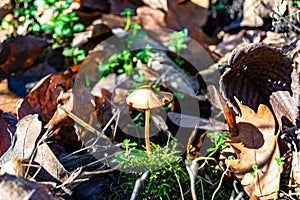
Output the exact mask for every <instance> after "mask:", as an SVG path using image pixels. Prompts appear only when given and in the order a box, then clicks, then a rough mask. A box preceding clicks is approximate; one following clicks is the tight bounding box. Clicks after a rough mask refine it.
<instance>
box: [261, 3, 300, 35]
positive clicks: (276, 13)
mask: <svg viewBox="0 0 300 200" xmlns="http://www.w3.org/2000/svg"><path fill="white" fill-rule="evenodd" d="M259 3H260V4H261V5H262V6H263V7H265V8H266V9H268V10H270V11H271V12H272V13H274V14H275V15H276V16H277V17H279V20H280V19H282V20H283V21H284V22H286V23H288V24H289V25H290V26H292V27H293V28H294V29H295V30H296V31H299V32H300V28H298V27H297V26H295V25H294V24H293V23H291V22H290V21H289V20H288V19H286V18H285V17H282V16H281V14H280V13H278V12H276V11H275V10H274V9H273V8H272V7H270V6H269V5H267V4H266V3H265V2H264V1H262V0H260V1H259Z"/></svg>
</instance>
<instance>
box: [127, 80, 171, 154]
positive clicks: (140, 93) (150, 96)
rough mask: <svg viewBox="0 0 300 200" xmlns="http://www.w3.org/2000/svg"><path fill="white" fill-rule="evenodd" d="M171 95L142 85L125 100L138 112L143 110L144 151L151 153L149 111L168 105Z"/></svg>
mask: <svg viewBox="0 0 300 200" xmlns="http://www.w3.org/2000/svg"><path fill="white" fill-rule="evenodd" d="M172 99H173V95H172V94H171V93H169V92H161V91H156V90H154V89H153V88H152V87H151V86H150V85H144V86H141V87H139V88H137V89H136V90H135V91H133V92H132V93H131V94H130V95H129V96H128V97H127V98H126V103H127V104H128V105H129V106H131V107H133V108H135V109H140V110H145V143H146V150H147V152H148V153H151V146H150V134H149V130H150V109H153V108H159V107H162V106H165V105H166V104H168V103H170V102H171V101H172Z"/></svg>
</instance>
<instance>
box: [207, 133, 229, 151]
mask: <svg viewBox="0 0 300 200" xmlns="http://www.w3.org/2000/svg"><path fill="white" fill-rule="evenodd" d="M209 136H210V138H211V139H213V140H214V146H213V147H211V148H209V149H207V152H208V153H210V154H211V155H212V154H214V153H215V152H217V151H218V150H220V149H221V148H224V147H227V146H228V144H227V143H226V142H225V137H230V136H231V134H230V133H222V134H220V133H218V132H213V133H209Z"/></svg>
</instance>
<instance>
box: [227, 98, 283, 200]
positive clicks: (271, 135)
mask: <svg viewBox="0 0 300 200" xmlns="http://www.w3.org/2000/svg"><path fill="white" fill-rule="evenodd" d="M235 100H236V102H237V105H238V108H239V109H240V113H241V115H240V116H237V117H236V123H237V124H236V127H237V129H238V132H239V134H238V136H235V137H231V138H228V139H227V141H226V142H227V143H228V144H229V145H230V146H231V147H232V148H233V150H234V152H235V154H236V156H237V158H236V159H234V160H228V164H229V165H230V167H231V169H232V170H233V171H234V173H235V175H236V177H237V178H239V179H240V180H241V182H242V184H244V185H243V187H244V189H245V191H246V192H247V194H248V195H249V196H253V195H256V196H257V197H259V198H260V199H268V198H273V197H274V195H275V190H276V186H277V184H278V175H279V174H278V165H277V163H276V160H275V158H278V157H280V153H279V147H278V144H277V133H276V124H275V118H274V116H273V114H272V112H271V111H270V109H269V108H268V107H267V106H266V105H263V104H260V105H259V106H258V109H257V112H255V111H254V110H252V109H251V108H249V107H248V106H245V105H243V104H241V103H240V102H239V100H237V99H236V98H235ZM255 165H256V166H258V170H257V172H256V176H255V178H254V179H253V181H248V180H245V179H248V178H249V174H254V171H253V168H252V167H253V166H255Z"/></svg>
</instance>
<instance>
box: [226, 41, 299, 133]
mask: <svg viewBox="0 0 300 200" xmlns="http://www.w3.org/2000/svg"><path fill="white" fill-rule="evenodd" d="M228 64H229V66H230V67H231V68H230V70H227V71H226V72H224V73H223V75H222V76H221V80H220V84H221V89H222V93H223V96H224V97H225V98H226V99H227V101H228V102H229V103H230V105H231V106H233V108H234V109H235V111H236V112H239V111H238V110H237V109H236V102H235V100H234V96H236V97H237V98H238V99H239V100H241V101H242V102H243V104H245V105H247V106H249V107H250V108H252V109H253V110H254V111H256V110H257V108H258V106H259V105H260V104H264V105H266V106H268V107H269V108H270V109H271V110H272V111H273V112H274V114H275V117H276V120H277V122H278V125H279V128H281V127H282V126H284V125H287V123H285V122H284V121H283V119H282V118H283V117H284V118H287V119H288V120H289V121H290V123H292V124H294V123H295V119H296V117H297V116H298V108H297V106H298V105H299V97H300V95H299V90H300V86H299V75H298V74H297V73H296V70H295V69H294V68H293V66H292V61H291V59H289V58H287V57H286V56H285V55H284V54H283V53H282V52H281V51H280V50H279V49H275V48H271V47H269V46H267V45H265V44H262V43H259V44H254V43H252V44H249V45H246V46H244V47H242V48H237V49H235V50H234V51H233V52H232V54H231V56H230V58H229V60H228Z"/></svg>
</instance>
